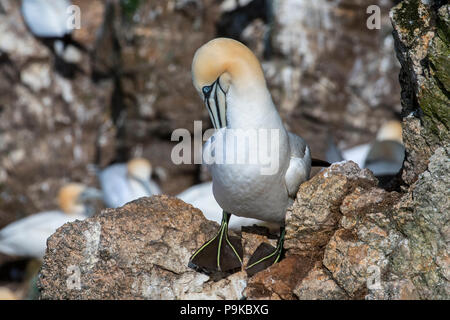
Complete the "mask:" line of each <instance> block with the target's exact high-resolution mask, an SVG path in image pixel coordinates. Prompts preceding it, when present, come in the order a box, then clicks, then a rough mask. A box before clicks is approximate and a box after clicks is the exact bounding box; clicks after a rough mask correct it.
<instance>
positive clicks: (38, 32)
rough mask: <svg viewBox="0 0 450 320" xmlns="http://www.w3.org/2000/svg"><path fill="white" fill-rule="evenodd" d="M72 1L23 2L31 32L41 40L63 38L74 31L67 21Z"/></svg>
mask: <svg viewBox="0 0 450 320" xmlns="http://www.w3.org/2000/svg"><path fill="white" fill-rule="evenodd" d="M71 5H72V3H71V1H70V0H22V15H23V18H24V20H25V23H26V24H27V26H28V27H29V28H30V30H31V32H32V33H33V34H34V35H35V36H37V37H41V38H63V37H64V36H65V35H66V34H70V33H71V32H72V29H71V28H70V26H69V25H68V23H67V21H68V18H69V13H68V12H67V9H68V8H69V7H70V6H71Z"/></svg>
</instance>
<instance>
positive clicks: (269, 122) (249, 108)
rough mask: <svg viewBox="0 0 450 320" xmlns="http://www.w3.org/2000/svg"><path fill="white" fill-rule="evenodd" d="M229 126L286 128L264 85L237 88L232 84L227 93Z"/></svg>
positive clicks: (236, 127) (234, 127)
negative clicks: (243, 88) (245, 88)
mask: <svg viewBox="0 0 450 320" xmlns="http://www.w3.org/2000/svg"><path fill="white" fill-rule="evenodd" d="M227 106H228V108H227V128H229V129H250V128H251V129H281V130H283V131H284V130H285V129H284V126H283V122H282V121H281V118H280V115H279V114H278V111H277V109H276V107H275V105H274V104H273V102H272V97H271V96H270V93H269V90H268V89H267V88H266V87H265V86H264V87H262V86H249V87H247V90H242V88H240V90H236V88H235V87H234V86H233V85H232V86H230V88H229V91H228V93H227Z"/></svg>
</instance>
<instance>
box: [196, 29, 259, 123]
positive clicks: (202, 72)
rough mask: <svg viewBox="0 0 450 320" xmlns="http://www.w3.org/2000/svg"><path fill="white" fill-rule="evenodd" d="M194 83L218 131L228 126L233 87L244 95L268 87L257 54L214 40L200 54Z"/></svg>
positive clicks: (231, 42)
mask: <svg viewBox="0 0 450 320" xmlns="http://www.w3.org/2000/svg"><path fill="white" fill-rule="evenodd" d="M192 81H193V83H194V86H195V89H197V92H198V93H199V94H200V96H201V97H202V98H203V99H204V101H205V104H206V106H207V108H208V112H209V115H210V117H211V121H212V123H213V125H214V127H215V128H222V127H225V126H226V95H227V92H228V90H229V88H230V87H233V89H234V90H236V91H238V92H239V91H240V92H243V93H245V91H246V90H252V89H254V88H260V87H264V88H265V87H266V82H265V79H264V74H263V71H262V68H261V65H260V63H259V61H258V59H257V58H256V56H255V55H254V54H253V52H251V51H250V49H249V48H247V47H246V46H245V45H243V44H242V43H240V42H239V41H236V40H233V39H227V38H217V39H214V40H211V41H209V42H208V43H206V44H204V45H203V46H202V47H200V48H199V49H198V50H197V51H196V53H195V55H194V59H193V61H192Z"/></svg>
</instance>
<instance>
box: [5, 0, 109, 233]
mask: <svg viewBox="0 0 450 320" xmlns="http://www.w3.org/2000/svg"><path fill="white" fill-rule="evenodd" d="M2 3H3V5H4V7H5V11H0V96H1V97H2V98H1V101H0V113H1V117H0V190H1V191H0V228H2V227H3V226H4V225H6V224H8V223H9V222H12V221H14V220H15V219H18V218H21V217H24V216H27V215H30V214H32V213H35V212H38V211H44V210H52V209H55V207H56V206H57V204H56V203H55V197H54V195H55V194H57V190H58V189H59V188H60V187H61V186H62V185H63V184H64V183H67V182H68V181H77V182H83V183H85V184H88V185H95V184H96V175H95V172H94V171H93V170H90V168H91V167H92V165H93V164H97V165H104V164H106V163H109V162H110V161H111V160H112V156H114V155H112V154H111V150H114V135H115V128H114V127H113V126H112V123H111V121H110V120H109V119H108V113H109V111H110V110H109V104H110V98H111V95H112V89H113V87H112V83H111V82H110V81H103V82H101V83H93V82H92V80H91V78H90V75H89V74H85V73H82V72H79V73H77V74H76V76H75V78H74V79H67V78H64V77H62V76H61V75H60V74H59V73H58V72H57V71H56V69H55V57H54V56H53V54H52V53H51V52H50V50H48V49H47V47H46V46H45V45H43V44H42V43H41V42H40V41H39V40H37V39H36V38H35V37H33V35H32V34H31V33H30V32H29V31H28V29H27V28H26V26H25V24H24V22H23V19H22V17H21V13H20V1H10V0H4V1H3V2H2ZM5 4H6V5H5ZM82 59H83V60H82V61H81V64H83V65H87V66H89V65H90V61H89V57H88V56H87V55H83V58H82Z"/></svg>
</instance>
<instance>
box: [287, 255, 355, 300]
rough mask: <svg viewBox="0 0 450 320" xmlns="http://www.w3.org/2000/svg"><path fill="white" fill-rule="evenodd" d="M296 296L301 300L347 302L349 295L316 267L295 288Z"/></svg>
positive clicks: (320, 268) (322, 270)
mask: <svg viewBox="0 0 450 320" xmlns="http://www.w3.org/2000/svg"><path fill="white" fill-rule="evenodd" d="M294 294H295V295H296V296H297V298H298V299H300V300H317V299H320V300H346V299H349V297H348V295H347V294H346V292H345V291H344V290H342V289H341V288H340V287H339V286H338V285H337V284H336V282H335V281H334V280H333V279H332V278H331V277H330V276H329V274H328V273H327V272H326V271H324V269H323V268H322V267H321V266H320V264H318V265H316V266H315V267H314V268H313V269H312V270H310V271H309V273H308V274H307V275H306V277H305V278H304V279H303V280H302V281H301V282H300V283H299V284H298V285H297V286H296V287H295V288H294Z"/></svg>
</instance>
